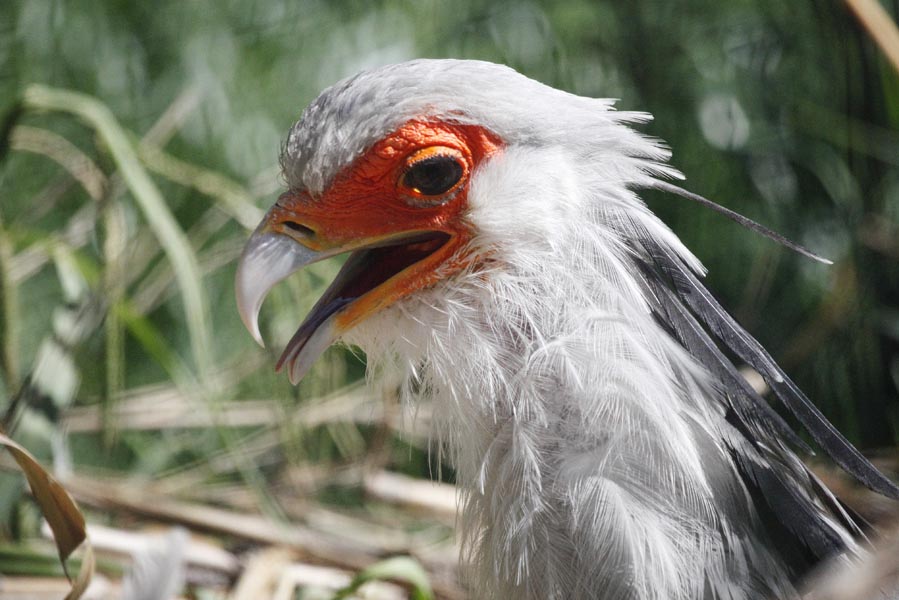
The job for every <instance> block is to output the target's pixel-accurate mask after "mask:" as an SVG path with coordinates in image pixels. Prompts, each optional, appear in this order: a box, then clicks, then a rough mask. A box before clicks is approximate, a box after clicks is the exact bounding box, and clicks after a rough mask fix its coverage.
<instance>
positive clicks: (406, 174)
mask: <svg viewBox="0 0 899 600" xmlns="http://www.w3.org/2000/svg"><path fill="white" fill-rule="evenodd" d="M466 167H467V165H466V163H465V161H464V160H463V158H462V156H461V154H460V153H459V151H458V150H455V149H453V148H445V147H439V146H435V147H431V148H424V149H422V150H419V151H418V152H416V153H415V154H413V155H412V156H411V157H409V159H408V161H407V166H406V168H405V169H404V171H403V174H402V176H401V177H400V185H401V186H402V187H404V188H406V189H407V190H408V191H409V192H411V193H412V194H413V195H414V196H416V197H420V198H436V197H438V196H445V195H446V194H448V193H450V192H452V191H453V190H455V189H456V188H458V187H459V185H460V184H461V182H462V181H463V179H464V178H465V175H466V173H467V170H468V169H467V168H466Z"/></svg>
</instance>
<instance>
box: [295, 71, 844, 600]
mask: <svg viewBox="0 0 899 600" xmlns="http://www.w3.org/2000/svg"><path fill="white" fill-rule="evenodd" d="M413 118H415V119H434V120H442V121H449V122H453V123H461V124H475V125H479V126H481V127H484V128H486V129H488V130H490V131H491V132H493V133H495V134H496V135H497V136H498V137H499V138H500V139H501V140H502V141H503V143H504V145H505V147H504V149H503V151H502V152H501V153H500V154H498V155H497V156H496V157H494V158H492V159H490V160H489V161H488V162H487V163H486V164H484V165H482V166H481V167H480V168H479V169H478V170H477V171H476V172H475V173H474V174H473V176H472V180H471V184H470V190H469V195H468V201H469V207H470V208H469V212H468V214H467V215H466V218H467V219H468V220H469V221H470V223H471V224H472V225H473V230H474V232H475V236H474V239H473V240H472V242H471V244H470V247H469V248H468V250H469V251H471V252H473V253H474V255H475V256H477V257H479V259H478V260H473V261H471V262H470V264H473V265H478V266H477V268H476V269H475V268H469V269H468V270H466V271H464V272H462V273H454V274H453V275H451V276H448V277H447V278H445V279H442V280H441V281H440V283H438V284H436V285H434V286H432V287H430V288H428V289H426V290H424V291H421V292H419V293H417V294H414V295H412V296H409V297H407V298H405V299H403V300H402V301H400V302H398V303H397V304H395V305H393V306H391V307H389V308H387V309H384V310H382V311H380V312H378V313H377V314H375V315H374V316H372V317H371V318H369V319H368V320H366V321H364V322H362V323H361V324H359V325H357V326H356V327H355V328H354V329H353V330H351V331H350V332H349V333H348V334H347V335H345V336H344V339H345V341H346V342H347V343H350V344H355V345H358V346H359V347H361V348H362V349H363V350H364V351H365V352H366V354H367V356H368V359H369V375H370V376H372V377H375V376H380V375H385V374H386V375H389V378H390V380H391V381H394V380H398V381H401V382H402V391H403V396H404V397H405V398H406V399H407V400H409V401H410V402H413V403H414V402H423V401H424V402H430V403H431V404H432V405H433V407H434V410H435V413H436V429H435V432H434V433H435V436H436V438H437V440H438V441H439V443H440V447H441V448H442V449H445V450H446V452H447V453H448V458H449V459H450V460H451V462H452V464H453V465H454V466H455V468H456V469H457V482H458V484H459V487H460V489H461V490H462V494H463V497H464V509H463V511H462V514H461V518H460V527H461V533H462V536H463V540H464V549H465V561H466V563H467V564H468V565H469V571H470V574H471V578H472V582H473V588H474V590H475V592H474V597H477V598H497V599H509V600H511V599H523V600H529V599H533V600H537V599H539V600H549V599H578V598H585V599H586V598H598V597H602V598H608V599H611V600H623V599H659V600H663V599H664V600H671V599H676V600H688V599H697V598H705V599H709V600H710V599H713V598H715V599H717V598H721V599H734V600H738V599H744V598H745V599H751V598H774V597H777V598H791V597H796V595H797V591H796V586H797V581H798V580H799V579H800V578H801V576H802V574H803V573H804V572H806V571H807V569H808V567H809V565H811V564H813V563H814V562H816V561H817V560H819V559H821V558H822V557H823V556H824V555H828V554H829V555H830V556H833V555H845V556H849V555H851V554H852V553H854V552H856V551H857V547H856V543H855V542H854V541H853V539H852V535H851V534H852V533H856V531H855V530H853V526H852V520H851V518H850V517H848V515H846V514H845V513H844V512H842V509H841V508H839V507H838V506H836V502H835V501H833V498H832V496H830V494H829V492H827V491H826V490H824V489H823V488H820V489H819V488H818V487H816V485H817V484H816V482H815V481H814V479H813V477H812V476H811V475H810V474H808V472H807V471H806V469H805V468H804V467H803V466H802V464H801V462H800V461H799V460H798V459H797V458H796V457H795V455H794V454H793V453H792V451H791V450H790V449H789V448H788V447H787V443H786V442H785V441H784V440H783V439H782V438H781V437H779V435H778V432H779V431H781V423H780V422H779V421H778V420H777V419H776V418H775V417H773V416H772V415H771V414H770V413H769V412H766V411H765V410H764V409H763V408H760V407H758V406H755V405H753V404H752V402H754V401H755V400H757V397H754V396H751V394H750V392H747V391H746V390H745V389H743V388H741V387H740V386H739V385H738V384H736V383H735V382H734V380H732V378H730V377H729V375H728V373H729V372H730V371H728V369H727V368H728V367H730V368H731V369H732V367H731V366H730V363H726V365H725V363H724V362H721V361H719V360H718V359H717V357H716V355H715V354H714V350H710V349H709V348H711V346H709V345H708V344H706V343H705V341H704V340H706V339H708V335H707V334H706V333H704V332H705V331H706V329H705V328H703V327H701V326H699V329H700V330H701V331H702V332H703V333H698V334H697V333H696V332H695V331H693V330H692V327H693V325H694V324H697V326H698V321H697V319H696V318H694V317H693V316H692V315H693V313H696V312H697V310H696V307H695V306H693V305H691V304H690V303H689V301H688V299H687V296H685V295H684V294H683V293H682V290H681V288H679V287H678V285H677V282H675V283H674V284H672V283H671V281H669V279H670V278H675V277H676V276H677V277H680V278H681V279H683V278H684V277H686V278H688V279H689V277H690V276H689V275H677V273H680V271H677V269H675V267H677V268H683V269H684V271H683V273H688V272H690V271H692V272H693V273H694V274H696V275H700V274H701V273H702V267H701V265H700V263H699V261H698V260H697V259H696V258H695V257H694V256H693V255H692V254H691V253H690V252H689V251H688V250H687V249H686V248H685V247H684V246H683V244H682V243H681V242H680V241H679V240H678V238H677V237H676V236H675V235H674V234H673V233H672V232H671V231H670V230H669V229H668V228H667V227H666V226H665V225H664V224H663V223H662V222H661V221H660V220H659V219H658V218H656V217H655V215H653V214H652V213H651V212H650V211H649V210H648V209H647V208H646V206H645V205H644V204H643V202H642V201H641V200H640V199H639V197H638V196H637V194H636V191H637V190H639V189H641V188H646V187H652V185H653V183H654V182H655V181H656V178H659V177H680V175H679V174H678V173H677V172H676V171H675V170H674V169H672V168H671V167H669V166H667V165H665V164H664V161H666V160H667V158H668V155H669V153H668V151H667V150H666V149H665V148H664V147H663V146H662V145H661V144H659V143H658V142H656V141H653V140H651V139H649V138H647V137H645V136H642V135H640V134H638V133H636V132H635V131H634V130H633V129H631V128H630V127H629V124H632V123H639V122H642V121H645V120H647V119H648V118H649V117H648V115H645V114H642V113H628V112H616V111H614V110H613V108H612V102H611V101H609V100H595V99H588V98H581V97H577V96H573V95H571V94H567V93H565V92H562V91H559V90H555V89H552V88H549V87H547V86H544V85H542V84H539V83H537V82H535V81H532V80H530V79H527V78H525V77H523V76H522V75H520V74H518V73H516V72H514V71H512V70H511V69H508V68H505V67H501V66H498V65H493V64H489V63H481V62H472V61H432V60H422V61H413V62H410V63H404V64H401V65H394V66H390V67H384V68H381V69H377V70H374V71H370V72H367V73H363V74H360V75H358V76H356V77H353V78H350V79H348V80H345V81H343V82H341V83H338V84H337V85H335V86H334V87H332V88H330V89H328V90H326V91H325V92H324V93H323V94H322V95H321V96H320V97H319V98H318V99H317V100H316V101H315V102H314V103H313V104H312V105H310V106H309V107H308V108H307V109H306V111H305V112H304V113H303V116H302V118H301V120H300V121H299V122H298V123H297V125H295V126H294V128H293V129H292V130H291V133H290V136H289V138H288V141H287V144H286V146H285V149H284V153H283V158H282V163H283V167H284V173H285V176H286V178H287V181H288V184H289V185H290V187H291V188H292V189H304V190H307V191H308V192H309V193H310V194H311V195H312V197H313V198H315V197H317V196H318V195H320V194H321V193H322V191H323V190H325V189H326V188H327V186H328V185H329V184H330V182H331V180H332V179H333V178H334V176H335V174H336V173H337V172H338V171H339V170H341V169H343V168H345V167H346V166H347V165H350V164H351V163H352V162H353V160H355V159H356V158H357V157H359V156H360V155H361V154H362V153H363V152H364V151H365V150H366V149H368V148H369V147H371V145H372V144H373V143H375V142H376V141H377V140H379V139H381V138H382V137H384V136H385V135H386V134H388V133H389V132H391V131H392V130H394V129H395V128H397V127H398V126H400V125H401V124H403V123H405V122H407V121H408V120H410V119H413ZM663 258H664V261H663V260H662V259H663ZM665 261H667V262H665ZM672 265H675V267H672ZM681 283H683V282H681ZM688 305H689V309H688ZM699 320H701V321H703V322H704V323H706V324H707V326H708V329H709V330H711V333H712V334H714V335H716V336H718V337H719V338H720V339H722V340H723V341H724V342H725V343H728V344H729V342H728V341H727V339H726V338H727V334H726V333H725V334H721V331H716V327H717V323H710V322H709V321H708V320H707V319H702V318H700V319H699ZM722 327H723V326H722ZM740 331H741V330H740ZM703 335H705V336H706V337H705V338H704V337H703ZM697 340H698V341H697ZM763 358H764V357H763ZM719 363H720V364H719ZM722 365H724V366H722ZM772 368H773V371H772V372H773V373H774V375H770V373H769V375H770V376H771V377H773V378H774V380H777V378H778V377H780V375H778V373H779V370H777V368H776V366H774V367H772ZM763 374H764V373H763ZM779 381H780V382H783V381H784V380H783V379H782V378H781V379H780V380H779ZM787 381H788V380H787ZM747 398H748V399H749V400H747V402H748V403H749V404H745V403H744V404H741V402H743V400H746V399H747ZM746 406H749V408H746ZM774 496H777V498H776V499H772V497H774ZM780 509H784V510H787V511H795V514H790V515H787V516H786V518H787V519H791V518H795V519H796V524H798V525H799V526H801V527H806V526H808V527H810V529H809V531H808V535H807V536H805V537H803V534H801V532H796V531H794V528H795V526H793V525H790V524H789V523H787V524H784V523H779V520H778V518H777V514H775V515H774V516H772V515H771V514H769V513H772V512H773V513H777V511H778V510H780ZM796 515H799V516H801V517H802V518H801V519H799V518H798V517H797V516H796ZM808 523H811V524H812V525H807V524H808ZM772 524H773V525H772ZM794 525H795V524H794ZM784 536H786V537H784ZM782 537H783V538H784V539H783V540H782V539H781V538H782ZM787 537H789V538H790V539H789V540H787ZM784 540H787V541H784ZM797 540H798V541H797ZM806 554H807V555H808V556H806Z"/></svg>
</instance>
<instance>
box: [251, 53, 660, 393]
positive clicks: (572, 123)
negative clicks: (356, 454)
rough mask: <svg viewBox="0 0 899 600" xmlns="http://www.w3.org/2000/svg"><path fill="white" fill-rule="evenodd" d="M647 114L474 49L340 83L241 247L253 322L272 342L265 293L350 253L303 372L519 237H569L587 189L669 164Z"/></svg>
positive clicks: (305, 127) (294, 361)
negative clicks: (464, 55) (637, 125)
mask: <svg viewBox="0 0 899 600" xmlns="http://www.w3.org/2000/svg"><path fill="white" fill-rule="evenodd" d="M647 118H648V116H647V115H645V114H642V113H624V112H615V111H613V110H611V101H609V100H596V99H590V98H582V97H579V96H574V95H571V94H567V93H565V92H562V91H559V90H556V89H553V88H550V87H548V86H545V85H542V84H540V83H538V82H536V81H533V80H531V79H528V78H526V77H524V76H522V75H520V74H518V73H516V72H515V71H513V70H512V69H509V68H507V67H502V66H499V65H494V64H491V63H484V62H477V61H455V60H419V61H412V62H408V63H402V64H399V65H393V66H389V67H383V68H380V69H376V70H373V71H368V72H364V73H361V74H359V75H356V76H354V77H352V78H349V79H347V80H344V81H342V82H340V83H338V84H336V85H334V86H333V87H331V88H329V89H328V90H325V91H324V92H323V93H322V94H321V96H319V98H318V99H317V100H315V101H314V102H313V103H312V104H311V105H310V106H309V107H308V108H306V110H305V111H304V112H303V115H302V116H301V118H300V120H299V121H298V122H297V123H296V124H295V125H294V126H293V128H292V129H291V132H290V134H289V136H288V140H287V142H286V144H285V147H284V150H283V153H282V168H283V171H284V175H285V179H286V181H287V183H288V190H287V191H286V192H285V193H284V194H282V195H281V196H280V197H279V199H278V201H277V202H276V203H275V205H274V206H273V207H272V208H271V209H270V210H269V211H268V213H267V215H266V216H265V218H264V220H263V221H262V223H261V224H260V225H259V227H258V228H257V229H256V231H255V232H254V233H253V235H252V237H251V238H250V240H249V241H248V243H247V245H246V247H245V249H244V252H243V255H242V256H241V259H240V263H239V267H238V272H237V283H236V288H237V300H238V308H239V311H240V314H241V317H242V319H243V321H244V324H245V325H246V326H247V328H248V329H249V330H250V332H251V333H252V334H253V336H254V337H255V338H256V340H257V341H259V342H260V343H261V341H262V340H261V335H260V332H259V328H258V313H259V310H260V307H261V305H262V302H263V300H264V298H265V296H266V294H267V293H268V291H269V290H270V289H271V288H272V287H273V286H274V285H275V284H276V283H277V282H279V281H280V280H282V279H284V278H285V277H287V276H288V275H290V274H291V273H293V272H295V271H297V270H298V269H301V268H302V267H304V266H306V265H309V264H310V263H313V262H316V261H319V260H322V259H324V258H328V257H332V256H335V255H338V254H344V253H349V256H348V258H347V260H346V262H345V264H344V266H343V268H342V269H341V271H340V273H339V274H338V275H337V277H336V279H335V280H334V282H333V283H332V284H331V285H330V287H329V288H328V289H327V291H326V292H325V293H324V295H323V296H322V297H321V299H320V300H319V301H318V302H317V303H316V305H315V306H314V307H313V309H312V311H311V313H310V314H309V315H308V316H307V318H306V319H305V321H304V322H303V323H302V324H301V325H300V327H299V329H298V330H297V331H296V333H295V334H294V336H293V338H292V339H291V341H290V342H289V343H288V345H287V347H286V349H285V350H284V353H283V354H282V356H281V359H280V361H279V363H278V367H279V368H281V367H283V366H287V370H288V375H289V377H290V379H291V381H293V382H297V381H299V379H300V378H302V376H303V375H304V374H305V373H306V372H307V371H308V369H309V367H310V366H311V364H312V362H313V361H314V360H315V358H316V357H317V356H318V355H319V354H320V353H321V352H323V351H324V350H325V349H326V348H327V347H328V346H329V345H330V344H331V343H332V342H334V341H335V340H337V339H339V338H342V337H344V336H345V335H346V334H347V333H348V332H350V331H351V330H353V329H355V328H358V327H360V326H362V325H363V324H364V323H366V322H367V321H369V320H371V319H372V318H373V317H374V316H375V315H379V314H382V313H384V312H385V311H389V310H390V309H392V308H394V307H396V306H397V305H399V304H401V303H402V302H403V301H405V300H407V299H410V298H414V297H415V296H416V295H418V294H420V293H422V292H423V291H424V290H427V289H433V288H434V287H435V286H439V285H445V284H447V283H448V282H452V281H453V280H454V279H455V278H458V277H459V276H460V275H461V274H470V273H472V272H475V273H477V272H478V271H479V270H484V267H485V265H487V264H488V263H493V262H495V261H496V260H497V259H499V260H500V261H501V258H502V255H503V252H504V251H508V249H509V248H512V247H515V246H516V245H517V246H521V245H523V244H524V245H529V246H531V247H536V246H541V245H546V244H549V245H552V243H553V239H554V237H558V236H561V235H563V234H564V233H563V231H561V230H560V228H559V227H555V226H554V224H559V223H560V222H564V221H569V222H570V221H571V220H572V219H574V220H576V219H577V216H576V215H574V214H572V212H571V211H572V204H577V202H578V201H579V200H578V199H580V198H582V197H584V196H585V194H581V193H578V192H580V191H585V190H589V191H590V192H591V194H590V195H591V196H594V197H595V196H596V194H597V193H598V194H600V195H602V191H603V187H604V186H606V187H608V186H614V187H615V189H616V191H622V190H626V188H627V186H630V185H634V184H636V183H638V182H639V181H641V180H646V179H648V178H650V177H652V176H653V175H658V174H659V173H668V174H672V173H674V171H673V170H670V169H669V168H667V167H665V166H663V165H661V163H660V161H662V160H664V159H665V158H667V152H666V151H665V150H664V149H663V148H661V147H660V146H659V145H657V144H655V143H654V142H652V141H649V140H647V139H646V138H644V137H642V136H640V135H639V134H637V133H635V132H634V131H633V130H631V129H630V128H629V127H626V126H625V125H624V123H628V122H634V121H641V120H646V119H647ZM585 164H589V165H591V166H590V169H589V171H586V170H584V169H583V168H582V166H583V165H585ZM569 188H577V189H575V190H571V189H569ZM566 190H567V191H566ZM566 198H567V199H568V201H567V204H566Z"/></svg>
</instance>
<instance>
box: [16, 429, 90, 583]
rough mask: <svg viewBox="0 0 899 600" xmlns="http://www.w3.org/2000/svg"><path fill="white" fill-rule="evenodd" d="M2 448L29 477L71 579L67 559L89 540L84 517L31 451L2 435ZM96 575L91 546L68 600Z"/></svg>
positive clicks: (64, 567)
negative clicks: (4, 448)
mask: <svg viewBox="0 0 899 600" xmlns="http://www.w3.org/2000/svg"><path fill="white" fill-rule="evenodd" d="M0 445H2V446H5V447H6V449H7V450H9V451H10V453H11V454H12V456H13V458H14V459H15V460H16V463H18V465H19V468H21V469H22V472H23V473H24V474H25V478H26V479H27V480H28V485H29V486H30V487H31V493H32V495H33V496H34V500H35V502H37V505H38V506H39V507H40V509H41V512H42V513H43V515H44V518H45V519H46V520H47V524H48V525H49V526H50V529H51V530H53V538H54V540H55V542H56V550H57V551H58V552H59V560H60V561H61V562H62V568H63V570H64V571H65V572H66V576H67V577H69V580H70V581H71V579H72V578H71V577H70V576H69V573H68V570H67V568H66V559H67V558H69V556H71V555H72V552H74V551H75V549H76V548H78V546H80V545H81V543H82V542H85V541H86V540H87V533H86V531H85V527H84V515H82V514H81V511H80V510H79V509H78V506H77V505H76V504H75V501H74V500H72V497H71V496H69V494H68V492H66V490H65V489H64V488H63V487H62V486H61V485H60V484H59V482H58V481H56V479H54V478H53V477H52V476H51V475H50V474H49V473H48V472H47V471H46V470H45V469H44V467H42V466H41V464H40V463H39V462H38V461H37V459H36V458H34V456H32V455H31V453H30V452H28V450H26V449H25V448H24V447H22V446H20V445H19V444H17V443H16V442H14V441H13V440H12V439H10V438H9V437H7V436H6V435H4V434H2V433H0ZM93 572H94V553H93V551H92V549H91V547H90V544H89V543H88V544H86V548H85V552H84V557H83V558H82V562H81V571H80V572H79V574H78V578H77V579H76V580H75V581H73V582H72V590H71V591H70V592H69V594H68V595H67V596H66V600H77V599H78V598H80V597H81V596H82V594H84V591H85V590H86V589H87V586H88V584H89V583H90V579H91V576H92V575H93Z"/></svg>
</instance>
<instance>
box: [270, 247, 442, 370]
mask: <svg viewBox="0 0 899 600" xmlns="http://www.w3.org/2000/svg"><path fill="white" fill-rule="evenodd" d="M449 239H450V235H449V234H447V233H442V232H437V231H428V232H423V233H414V234H410V235H405V236H403V237H402V238H399V239H393V240H390V241H389V242H381V243H378V244H377V245H373V246H368V247H365V248H362V249H359V250H356V251H354V252H353V253H352V254H350V256H349V258H347V261H346V263H344V265H343V268H342V269H341V270H340V272H339V273H338V274H337V277H336V278H335V279H334V281H333V283H331V285H330V286H329V287H328V289H327V290H326V291H325V293H324V294H323V295H322V297H321V298H320V299H319V300H318V302H316V303H315V306H314V307H313V308H312V311H311V312H310V313H309V315H308V316H307V317H306V319H305V320H304V321H303V323H302V324H301V325H300V327H299V328H298V329H297V331H296V333H294V335H293V337H292V338H291V339H290V341H289V342H288V343H287V346H286V347H285V348H284V352H283V353H282V354H281V358H280V359H279V360H278V364H277V367H276V370H279V371H280V370H281V369H282V368H283V367H284V365H288V374H289V376H290V379H291V381H294V382H295V381H298V380H299V379H300V378H301V377H302V376H303V374H305V372H306V371H307V370H308V368H309V366H311V362H312V360H313V359H314V358H315V357H316V356H317V355H318V354H319V353H320V352H321V351H323V350H324V348H325V347H327V345H330V343H331V341H333V338H334V336H333V335H332V330H333V320H334V318H335V317H336V316H337V315H338V314H339V313H340V312H342V311H344V310H346V309H348V308H349V307H350V305H351V304H352V303H353V302H355V301H356V300H358V299H359V298H362V297H363V296H365V295H367V294H369V293H371V292H375V293H377V292H376V290H378V288H381V286H383V285H384V284H385V283H387V282H388V281H391V280H392V279H394V278H403V276H404V274H406V271H408V270H411V269H412V268H413V266H414V265H416V264H417V263H420V262H421V261H423V260H425V259H426V258H428V257H429V256H431V255H433V254H434V253H435V252H437V251H438V250H439V249H440V248H441V247H443V246H444V245H445V244H446V243H447V242H448V241H449ZM304 350H305V351H304Z"/></svg>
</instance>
